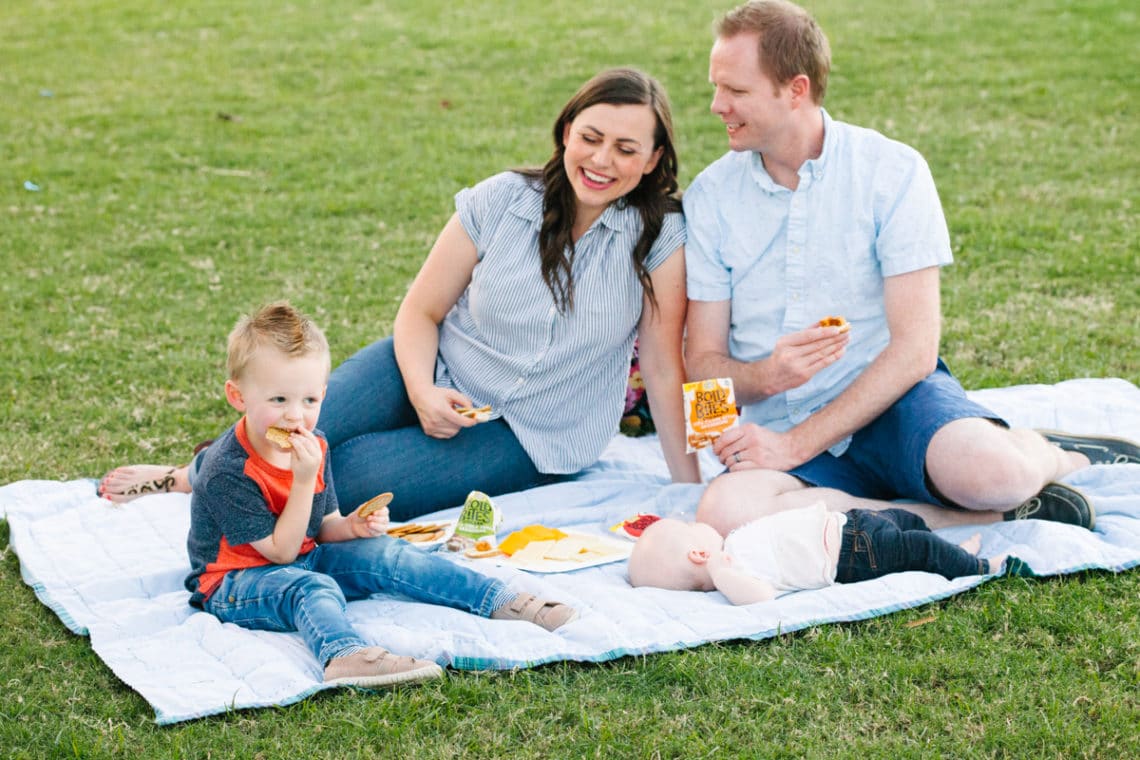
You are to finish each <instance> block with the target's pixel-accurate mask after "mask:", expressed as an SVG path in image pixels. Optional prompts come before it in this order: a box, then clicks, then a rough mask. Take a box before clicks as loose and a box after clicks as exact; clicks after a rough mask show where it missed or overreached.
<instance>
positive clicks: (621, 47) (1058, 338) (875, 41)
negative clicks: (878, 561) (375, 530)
mask: <svg viewBox="0 0 1140 760" xmlns="http://www.w3.org/2000/svg"><path fill="white" fill-rule="evenodd" d="M728 5H729V4H728V3H722V2H711V1H710V0H684V1H682V0H626V1H625V2H622V3H607V2H586V3H581V2H568V1H567V0H552V1H551V2H548V3H537V2H533V3H528V2H517V1H513V2H512V1H509V0H508V1H506V2H491V1H490V0H470V1H469V2H463V3H445V2H442V1H441V0H417V1H416V2H408V1H407V0H393V1H392V2H386V3H369V2H363V1H359V0H358V1H355V2H354V1H352V0H325V1H324V2H305V1H302V2H295V3H289V4H286V3H277V2H269V1H268V0H248V1H247V2H242V3H220V2H215V1H214V0H206V1H205V2H199V3H187V2H172V3H158V2H144V1H143V0H117V1H116V2H111V1H110V0H86V2H80V1H79V0H55V1H52V0H7V2H5V3H3V4H2V6H0V92H2V93H3V98H2V99H0V135H3V138H2V139H0V261H2V262H3V265H4V266H3V271H4V277H3V278H2V279H0V330H2V334H3V339H4V342H3V345H4V361H2V362H0V394H2V395H0V410H2V420H3V425H2V431H3V432H2V433H0V436H2V438H0V483H7V482H11V481H14V480H21V479H27V478H37V479H70V478H76V477H89V476H98V475H100V474H101V473H102V472H103V471H105V470H106V469H107V468H109V467H110V466H113V465H115V464H119V463H123V462H128V461H146V460H149V461H156V462H176V461H179V460H181V459H184V458H185V457H186V455H187V452H188V450H189V448H190V447H191V446H192V445H193V443H195V442H196V441H198V440H200V439H202V438H206V437H210V436H211V435H213V434H214V433H216V432H217V431H218V430H219V429H221V428H222V427H223V426H224V425H226V424H228V423H229V422H230V421H231V413H230V410H229V408H228V407H227V406H226V404H225V402H224V401H223V399H222V396H221V384H222V381H223V375H222V344H223V341H224V336H225V334H226V333H227V331H228V330H229V328H230V326H231V325H232V323H233V321H234V319H235V318H236V317H237V316H238V315H239V314H240V313H242V312H243V311H245V310H248V309H249V308H250V307H251V306H253V305H255V304H257V303H260V302H263V301H266V300H269V299H274V298H278V297H288V298H290V299H292V300H293V301H294V302H296V303H297V304H298V305H299V306H301V307H302V308H303V309H305V310H307V311H309V312H310V313H312V314H314V315H315V316H316V317H317V319H318V320H319V321H320V322H321V324H323V325H324V326H325V327H326V328H327V331H328V333H329V336H330V340H331V342H332V345H333V353H334V360H335V361H339V360H340V359H342V358H344V357H345V356H347V355H348V354H350V353H351V352H352V351H354V350H355V349H357V348H358V347H360V346H362V345H364V344H365V343H367V342H369V341H371V340H374V339H375V338H377V337H379V336H381V335H385V334H387V333H388V332H389V331H390V329H391V324H392V319H393V316H394V314H395V310H396V307H397V305H398V303H399V300H400V298H401V296H402V294H403V293H404V291H405V288H406V287H407V285H408V283H409V282H410V279H411V277H412V276H413V275H414V273H415V271H416V270H417V268H418V266H419V264H420V262H421V261H422V260H423V257H424V256H425V254H426V251H427V249H428V247H429V246H430V244H431V241H432V239H433V238H434V236H435V234H436V232H437V231H438V229H439V228H440V227H441V226H442V224H443V222H444V221H445V220H446V218H447V217H448V215H449V214H450V213H451V209H452V201H451V196H452V195H453V193H454V192H455V191H457V190H458V189H460V188H461V187H463V186H466V185H469V184H471V183H474V182H476V181H478V180H479V179H481V178H483V177H485V176H487V175H489V174H492V173H494V172H496V171H499V170H501V169H503V168H507V167H512V166H517V165H522V164H535V163H541V162H542V161H544V160H545V159H546V158H547V156H548V154H549V140H550V137H549V130H550V125H551V123H552V122H553V119H554V117H555V115H556V114H557V111H558V109H559V108H560V107H561V105H562V103H563V102H564V101H565V99H566V98H567V97H568V96H569V95H570V94H571V93H572V91H573V90H574V89H575V88H576V86H577V85H578V84H579V83H580V82H582V81H583V80H585V79H586V78H587V77H588V76H590V75H591V74H592V73H594V72H595V71H596V70H598V69H600V68H603V67H605V66H610V65H617V64H634V65H638V66H640V67H642V68H645V69H646V70H649V71H651V72H652V73H654V74H655V75H656V76H657V77H658V78H659V79H661V81H662V82H663V83H664V84H665V86H666V88H667V89H668V90H669V92H670V95H671V98H672V100H673V106H674V112H675V114H674V115H675V119H676V123H677V128H678V131H679V141H680V144H679V150H680V155H681V161H682V173H683V176H682V180H683V183H684V184H687V183H688V182H689V181H690V180H691V179H692V178H693V176H695V174H696V173H697V172H698V171H699V170H700V169H701V168H702V167H703V166H704V165H706V164H707V163H709V162H710V161H711V160H713V159H714V158H715V157H717V156H718V155H720V154H721V153H722V152H723V151H724V149H725V140H724V135H723V130H722V129H721V127H720V126H719V124H718V122H717V121H716V119H714V118H713V117H712V116H710V115H709V114H708V110H707V108H708V101H709V96H710V88H709V86H708V84H707V81H706V79H707V77H706V73H707V54H708V46H709V43H710V26H711V22H712V20H713V19H714V18H715V17H716V15H717V14H718V13H719V12H721V11H723V10H725V9H726V8H727V7H728ZM811 7H812V9H813V10H814V11H815V13H816V15H817V16H818V17H819V19H820V20H821V22H822V23H823V26H824V28H825V29H826V30H827V31H828V33H829V35H830V38H831V42H832V47H833V50H834V55H835V61H834V72H833V76H832V81H831V86H830V92H829V94H828V99H827V105H828V108H829V110H830V112H831V113H832V115H833V116H835V117H836V118H840V119H844V120H848V121H852V122H855V123H860V124H865V125H868V126H872V127H875V128H877V129H879V130H881V131H883V132H885V133H886V134H888V135H890V136H892V137H895V138H898V139H900V140H903V141H904V142H908V143H910V144H912V145H914V146H915V147H916V148H918V149H919V150H920V151H922V152H923V154H924V155H926V156H927V158H928V160H929V161H930V164H931V167H932V170H933V172H934V175H935V178H936V180H937V182H938V185H939V190H940V193H941V196H942V201H943V205H944V207H945V210H946V215H947V218H948V220H949V223H950V227H951V234H952V238H953V241H954V251H955V256H956V259H957V262H956V264H955V265H954V266H953V267H950V268H949V269H948V270H946V271H945V274H944V285H943V306H944V312H945V321H944V330H943V353H944V355H945V356H946V358H947V360H948V362H949V363H950V365H951V367H953V368H954V370H955V371H956V372H957V373H958V374H959V376H960V377H961V378H962V379H963V382H964V383H965V384H966V386H967V387H971V388H980V387H988V386H999V385H1011V384H1019V383H1053V382H1057V381H1060V380H1063V379H1067V378H1072V377H1081V376H1097V377H1108V376H1117V377H1124V378H1126V379H1128V380H1130V381H1132V382H1138V381H1140V344H1138V341H1137V339H1136V335H1137V334H1138V333H1140V288H1138V280H1140V277H1138V275H1140V247H1138V244H1137V239H1138V237H1140V230H1138V229H1137V215H1136V208H1135V206H1136V205H1137V203H1138V201H1140V154H1138V152H1137V151H1136V149H1135V146H1136V145H1140V128H1138V126H1137V123H1138V121H1140V119H1138V114H1137V109H1136V105H1135V104H1136V102H1137V101H1138V96H1140V91H1138V87H1137V82H1136V71H1138V70H1140V48H1138V47H1137V45H1136V40H1137V39H1140V19H1138V13H1137V11H1136V9H1135V8H1134V3H1131V2H1127V1H1126V0H1088V1H1087V2H1083V3H1080V4H1073V3H1069V2H1064V1H1063V0H1030V2H1026V3H1021V4H1015V5H1014V6H1010V5H1009V4H1008V3H1004V2H998V0H964V1H963V2H959V3H935V2H930V0H909V1H904V2H888V1H887V0H869V1H868V2H864V3H847V2H840V0H820V1H819V2H815V3H813V4H812V6H811ZM221 115H224V117H223V116H221ZM25 181H31V182H33V183H35V184H36V185H38V186H39V187H40V190H39V191H38V192H32V191H29V190H26V189H24V182H25ZM6 544H7V526H6V524H5V525H0V545H6ZM0 610H2V612H0V621H2V624H0V674H2V675H0V687H2V688H0V754H4V755H8V756H14V757H55V756H77V757H90V756H107V755H128V754H130V755H136V756H140V757H207V756H217V757H265V758H270V757H302V756H336V757H339V756H352V755H362V756H368V755H377V756H399V755H408V756H413V757H433V756H455V755H468V756H479V757H482V756H488V757H490V756H523V757H580V756H599V757H647V758H649V757H713V756H716V757H736V756H774V757H801V756H807V757H830V756H874V757H931V756H977V757H993V756H997V757H1005V756H1010V757H1058V758H1060V757H1065V758H1068V757H1086V756H1088V757H1109V758H1115V757H1126V756H1137V755H1140V730H1138V729H1137V726H1138V725H1140V697H1138V694H1140V575H1138V574H1137V573H1126V574H1124V575H1121V576H1113V575H1111V574H1106V573H1088V574H1082V575H1078V576H1070V577H1064V578H1054V579H1047V580H1041V581H1025V580H1018V579H1006V580H1002V581H999V582H994V583H990V584H987V585H986V586H984V587H982V588H980V589H978V590H976V591H973V592H970V593H968V594H965V595H962V596H959V597H956V598H953V599H951V600H948V601H946V602H944V603H941V604H936V605H929V606H927V607H924V608H921V609H918V610H912V611H908V612H902V613H899V614H896V615H891V616H888V617H886V618H880V619H876V620H870V621H866V622H861V623H853V624H849V625H833V626H827V627H823V628H819V629H812V630H809V631H806V632H803V633H800V634H795V635H790V636H784V637H780V638H777V639H774V640H768V641H763V642H744V643H729V644H724V645H709V646H704V647H700V648H698V649H696V650H692V651H686V652H679V653H676V654H668V655H659V656H655V657H650V658H646V659H632V658H631V659H624V660H620V661H617V662H614V663H608V664H603V665H579V664H559V665H554V666H548V667H543V668H538V669H536V670H532V671H523V672H517V673H487V674H472V673H458V674H454V675H453V677H451V678H450V679H448V680H447V681H446V682H444V683H439V684H431V685H428V686H424V687H421V688H410V689H404V690H399V691H395V692H391V693H385V694H377V695H367V694H361V693H356V692H350V691H342V692H337V693H325V694H321V695H319V696H317V697H315V698H312V699H309V700H306V701H305V702H302V703H299V704H297V705H293V706H290V707H285V708H280V709H266V710H258V711H246V712H241V713H235V714H231V715H224V716H218V717H215V718H209V719H204V720H199V721H195V722H192V723H187V724H180V725H177V726H173V727H168V728H159V727H156V726H155V725H154V723H153V714H152V712H151V710H150V708H149V707H148V706H147V705H146V703H145V702H143V700H142V699H140V698H139V697H138V696H137V695H136V694H135V693H134V692H132V691H131V690H129V689H128V688H126V687H125V686H123V685H122V683H121V682H119V681H118V679H116V677H115V676H114V675H113V674H112V673H111V672H110V671H109V670H108V669H107V668H106V667H105V666H104V665H103V664H102V662H101V661H100V660H99V659H98V658H97V657H95V656H94V655H93V654H92V652H91V650H90V647H89V644H88V641H87V640H86V639H83V638H80V637H76V636H74V635H72V634H70V633H68V632H67V631H66V629H65V628H64V627H63V626H62V625H61V624H60V622H59V621H58V620H57V619H56V617H55V616H54V615H53V614H52V613H51V612H50V611H48V610H47V609H46V608H45V607H43V606H42V605H41V604H40V603H39V602H38V601H37V600H36V599H35V597H34V595H33V594H32V592H31V590H30V589H29V588H28V587H27V586H25V585H24V584H23V583H22V582H21V580H20V577H19V568H18V562H17V560H16V557H15V556H13V555H12V553H11V552H8V553H7V554H6V556H4V558H3V561H2V562H0ZM927 618H933V620H931V621H929V622H925V623H922V624H920V625H914V626H912V625H911V624H912V623H915V622H920V621H924V620H926V619H927Z"/></svg>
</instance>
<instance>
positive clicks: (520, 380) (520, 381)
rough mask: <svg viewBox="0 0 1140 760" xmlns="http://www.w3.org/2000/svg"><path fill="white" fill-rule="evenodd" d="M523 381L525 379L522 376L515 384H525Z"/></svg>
mask: <svg viewBox="0 0 1140 760" xmlns="http://www.w3.org/2000/svg"><path fill="white" fill-rule="evenodd" d="M523 382H524V381H523V379H522V378H521V377H520V378H519V379H518V380H517V381H516V382H515V385H522V384H523Z"/></svg>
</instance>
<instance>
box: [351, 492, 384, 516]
mask: <svg viewBox="0 0 1140 760" xmlns="http://www.w3.org/2000/svg"><path fill="white" fill-rule="evenodd" d="M391 502H392V492H391V491H385V492H384V493H382V494H378V495H376V496H373V497H372V498H371V499H369V500H368V501H366V502H364V503H363V504H361V505H360V506H359V507H358V508H357V510H356V514H358V515H360V516H361V517H368V515H370V514H372V513H373V512H379V511H380V510H381V509H383V508H384V507H386V506H388V504H390V503H391Z"/></svg>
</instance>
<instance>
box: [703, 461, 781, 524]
mask: <svg viewBox="0 0 1140 760" xmlns="http://www.w3.org/2000/svg"><path fill="white" fill-rule="evenodd" d="M799 488H803V484H802V483H801V482H800V481H799V480H798V479H796V478H794V477H792V476H791V475H788V474H786V473H783V472H777V471H775V470H744V471H742V472H729V473H725V474H723V475H720V476H718V477H716V478H714V479H713V480H712V482H711V483H709V484H708V486H707V487H706V488H705V491H704V493H703V494H702V495H701V499H700V501H699V502H698V504H697V517H696V519H697V521H698V522H703V523H706V524H708V525H711V526H712V527H713V528H715V529H716V530H717V531H718V532H720V533H721V534H722V535H727V534H728V533H729V531H731V530H733V529H735V528H738V527H740V526H741V525H743V524H744V523H746V522H750V521H751V520H755V519H756V518H758V517H763V516H764V515H767V514H771V513H773V512H778V511H779V510H780V509H781V507H780V506H779V504H778V503H777V500H778V497H779V496H780V494H782V493H786V492H787V491H789V490H796V489H799Z"/></svg>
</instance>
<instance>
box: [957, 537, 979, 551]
mask: <svg viewBox="0 0 1140 760" xmlns="http://www.w3.org/2000/svg"><path fill="white" fill-rule="evenodd" d="M958 546H961V547H962V548H963V549H965V550H966V551H968V552H969V553H970V554H977V553H978V550H979V549H981V548H982V534H981V533H975V534H974V535H972V536H970V537H969V538H967V539H966V540H965V541H963V542H962V543H960V544H958Z"/></svg>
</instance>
